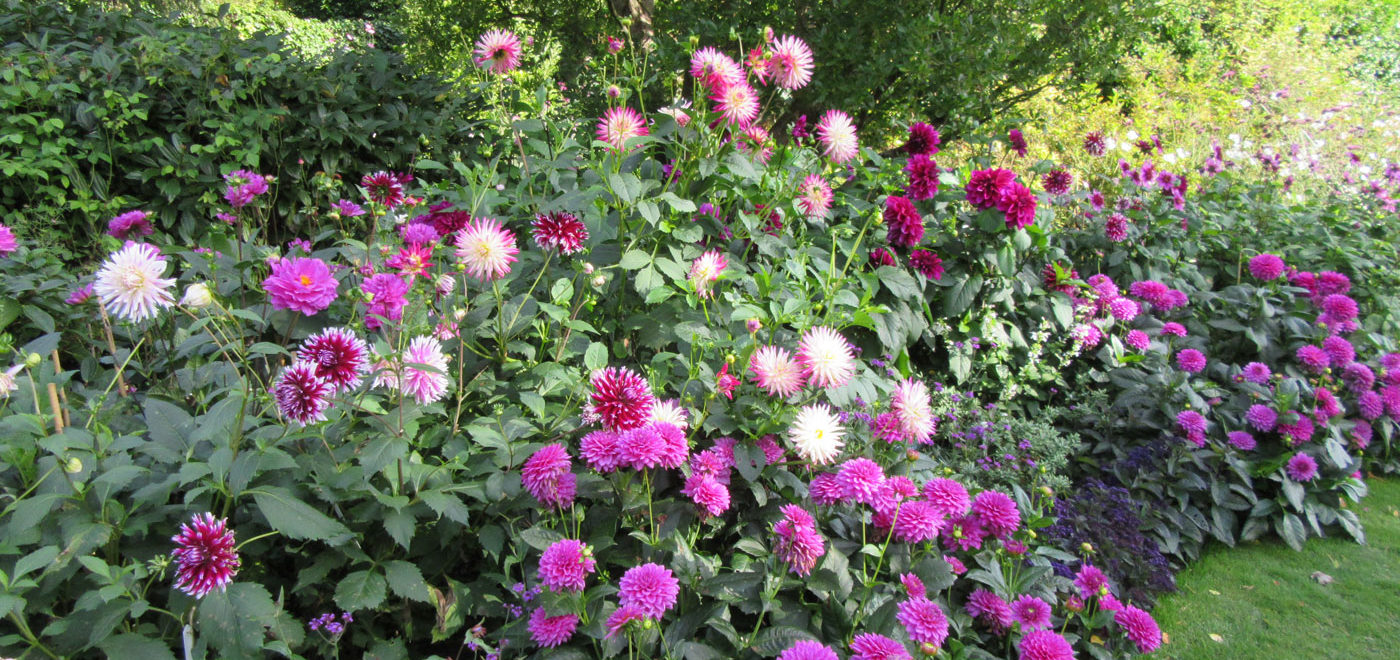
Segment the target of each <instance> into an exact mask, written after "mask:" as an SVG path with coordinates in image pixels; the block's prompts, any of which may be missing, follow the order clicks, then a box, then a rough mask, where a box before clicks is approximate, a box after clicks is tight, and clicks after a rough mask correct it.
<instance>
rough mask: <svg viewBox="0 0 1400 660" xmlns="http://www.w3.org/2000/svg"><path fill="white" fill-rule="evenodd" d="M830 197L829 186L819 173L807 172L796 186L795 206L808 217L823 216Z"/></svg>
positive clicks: (827, 208) (829, 202)
mask: <svg viewBox="0 0 1400 660" xmlns="http://www.w3.org/2000/svg"><path fill="white" fill-rule="evenodd" d="M832 199H833V197H832V194H831V186H830V185H828V184H827V182H826V179H823V178H822V176H821V175H820V174H808V175H807V178H805V179H803V180H802V185H800V186H798V187H797V206H798V207H799V208H801V209H802V214H803V215H805V216H807V217H808V218H822V217H825V216H826V214H827V211H830V210H831V201H832Z"/></svg>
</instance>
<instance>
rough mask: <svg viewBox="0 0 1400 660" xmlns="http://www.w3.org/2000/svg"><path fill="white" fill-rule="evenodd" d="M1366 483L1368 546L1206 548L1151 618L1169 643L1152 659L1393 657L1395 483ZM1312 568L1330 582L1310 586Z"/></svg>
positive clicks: (1398, 654) (1396, 627) (1341, 541)
mask: <svg viewBox="0 0 1400 660" xmlns="http://www.w3.org/2000/svg"><path fill="white" fill-rule="evenodd" d="M1369 485H1370V488H1371V492H1370V495H1369V496H1368V497H1367V498H1366V499H1365V500H1363V501H1362V503H1361V504H1359V505H1356V509H1357V513H1358V514H1359V515H1360V516H1361V520H1362V523H1363V524H1364V525H1365V527H1366V540H1367V545H1364V546H1363V545H1357V544H1356V543H1353V542H1351V541H1349V540H1347V539H1345V538H1329V539H1311V540H1309V541H1308V542H1307V545H1306V546H1305V547H1304V550H1303V552H1293V551H1292V550H1290V549H1289V548H1288V546H1286V545H1284V544H1283V543H1282V542H1281V541H1278V540H1276V539H1273V540H1269V541H1266V542H1262V543H1249V544H1243V545H1240V546H1238V547H1235V548H1228V547H1224V546H1219V547H1215V548H1212V549H1211V550H1209V551H1208V552H1207V553H1206V554H1205V556H1204V557H1202V558H1201V560H1200V561H1199V562H1197V563H1196V564H1194V565H1192V566H1191V567H1189V568H1188V569H1187V570H1186V571H1183V572H1182V573H1181V574H1179V575H1178V576H1177V584H1178V587H1179V588H1180V592H1179V593H1175V594H1170V595H1168V596H1166V597H1164V598H1163V599H1162V600H1161V602H1159V603H1158V605H1157V608H1156V609H1155V610H1154V611H1153V614H1154V615H1155V616H1156V617H1157V620H1158V622H1159V623H1160V624H1161V626H1162V631H1163V632H1164V633H1166V635H1167V636H1168V638H1169V641H1168V643H1167V644H1165V645H1164V646H1163V647H1162V649H1161V650H1159V651H1158V652H1157V653H1155V654H1153V655H1152V656H1151V657H1154V658H1172V659H1176V660H1204V659H1206V658H1210V659H1212V660H1214V659H1216V658H1231V659H1234V660H1250V659H1259V660H1284V659H1285V658H1289V659H1291V658H1309V659H1311V658H1347V659H1349V660H1352V659H1362V658H1388V659H1389V658H1400V480H1394V479H1392V480H1389V481H1382V480H1379V479H1376V480H1371V481H1370V482H1369ZM1319 571H1320V572H1321V573H1322V574H1325V575H1326V576H1330V577H1331V578H1332V581H1331V583H1330V584H1321V583H1320V582H1319V581H1317V580H1315V579H1314V576H1313V574H1314V572H1319ZM1319 577H1321V576H1319ZM1322 581H1323V582H1325V581H1326V579H1325V577H1324V578H1323V579H1322ZM1143 657H1148V656H1143Z"/></svg>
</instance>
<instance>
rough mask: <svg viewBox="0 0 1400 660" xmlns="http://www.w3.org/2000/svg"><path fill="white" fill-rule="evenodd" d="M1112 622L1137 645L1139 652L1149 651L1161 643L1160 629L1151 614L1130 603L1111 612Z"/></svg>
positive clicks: (1154, 649)
mask: <svg viewBox="0 0 1400 660" xmlns="http://www.w3.org/2000/svg"><path fill="white" fill-rule="evenodd" d="M1113 622H1114V623H1116V624H1118V627H1120V628H1122V629H1123V632H1124V633H1125V634H1126V635H1127V636H1128V639H1130V640H1132V642H1133V644H1135V645H1137V649H1138V652H1139V653H1151V652H1153V651H1156V650H1157V648H1158V647H1160V646H1161V645H1162V630H1161V628H1158V627H1157V621H1156V620H1155V619H1153V618H1152V615H1151V614H1148V613H1147V612H1145V611H1143V610H1140V609H1138V608H1136V607H1133V606H1132V605H1127V606H1124V607H1123V609H1121V610H1118V611H1117V612H1114V613H1113Z"/></svg>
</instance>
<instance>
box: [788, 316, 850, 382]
mask: <svg viewBox="0 0 1400 660" xmlns="http://www.w3.org/2000/svg"><path fill="white" fill-rule="evenodd" d="M797 362H798V363H799V364H801V365H802V372H803V374H805V375H806V376H807V378H808V380H809V381H810V382H811V383H812V385H814V386H816V387H823V388H828V389H830V388H834V387H841V386H842V385H845V384H846V383H847V382H849V381H850V380H851V377H852V376H854V375H855V369H856V365H855V356H854V355H852V354H851V345H850V344H848V343H847V342H846V338H845V337H842V336H841V333H839V332H837V331H835V330H833V329H831V328H828V327H826V326H817V327H815V328H811V329H809V330H807V331H806V332H804V333H802V339H801V340H800V341H798V343H797Z"/></svg>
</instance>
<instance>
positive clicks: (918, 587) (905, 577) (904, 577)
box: [899, 573, 928, 599]
mask: <svg viewBox="0 0 1400 660" xmlns="http://www.w3.org/2000/svg"><path fill="white" fill-rule="evenodd" d="M899 586H901V587H904V593H906V594H908V595H909V597H910V598H911V599H912V598H928V587H926V586H924V581H923V580H921V579H919V576H917V575H915V574H913V573H900V574H899Z"/></svg>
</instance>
